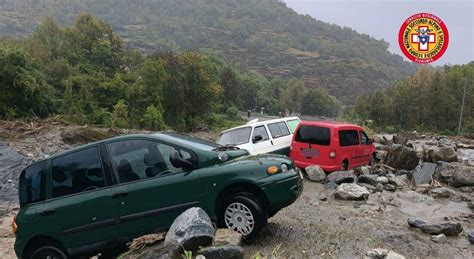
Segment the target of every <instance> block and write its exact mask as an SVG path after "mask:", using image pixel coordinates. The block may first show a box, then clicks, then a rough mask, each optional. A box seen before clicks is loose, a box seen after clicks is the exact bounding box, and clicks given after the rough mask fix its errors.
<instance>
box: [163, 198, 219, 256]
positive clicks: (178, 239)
mask: <svg viewBox="0 0 474 259" xmlns="http://www.w3.org/2000/svg"><path fill="white" fill-rule="evenodd" d="M214 231H215V229H214V227H213V225H212V222H211V219H210V218H209V216H208V215H207V213H206V212H205V211H204V210H203V209H201V208H196V207H195V208H190V209H188V210H186V211H185V212H183V213H181V215H179V216H178V217H177V218H176V219H175V220H174V222H173V224H171V227H170V229H169V230H168V233H166V237H165V242H164V244H165V246H166V247H173V249H176V250H181V249H184V250H188V251H197V250H198V249H199V247H204V246H209V245H211V244H212V239H213V237H214Z"/></svg>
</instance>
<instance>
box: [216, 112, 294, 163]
mask: <svg viewBox="0 0 474 259" xmlns="http://www.w3.org/2000/svg"><path fill="white" fill-rule="evenodd" d="M299 123H300V119H299V118H298V117H288V118H281V119H274V120H267V121H258V119H255V120H252V121H249V122H248V123H247V124H246V125H243V126H239V127H235V128H232V129H229V130H226V131H223V132H221V135H220V137H219V140H218V141H217V143H219V144H221V145H224V146H225V145H232V146H236V147H238V148H240V149H246V150H247V151H249V153H250V154H251V155H256V154H265V153H274V154H282V155H287V156H288V155H289V153H290V145H291V140H292V139H293V133H294V131H295V129H296V127H297V126H298V124H299Z"/></svg>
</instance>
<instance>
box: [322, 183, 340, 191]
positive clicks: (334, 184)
mask: <svg viewBox="0 0 474 259" xmlns="http://www.w3.org/2000/svg"><path fill="white" fill-rule="evenodd" d="M337 186H338V185H337V183H335V182H328V183H326V185H325V186H324V187H325V188H326V189H328V190H334V189H336V188H337Z"/></svg>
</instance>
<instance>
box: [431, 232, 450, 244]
mask: <svg viewBox="0 0 474 259" xmlns="http://www.w3.org/2000/svg"><path fill="white" fill-rule="evenodd" d="M431 241H433V242H435V243H440V244H444V243H446V242H447V241H448V238H446V235H445V234H439V235H436V236H431Z"/></svg>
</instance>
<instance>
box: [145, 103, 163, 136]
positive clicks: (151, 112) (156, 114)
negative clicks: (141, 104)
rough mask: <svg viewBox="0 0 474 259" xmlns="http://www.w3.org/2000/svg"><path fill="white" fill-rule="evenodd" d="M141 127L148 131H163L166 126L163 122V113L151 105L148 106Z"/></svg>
mask: <svg viewBox="0 0 474 259" xmlns="http://www.w3.org/2000/svg"><path fill="white" fill-rule="evenodd" d="M143 127H144V128H146V129H149V130H162V129H164V128H165V127H166V125H165V122H164V120H163V112H162V111H161V110H159V109H157V108H156V107H155V106H153V105H150V106H148V107H147V108H146V111H145V114H144V115H143Z"/></svg>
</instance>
